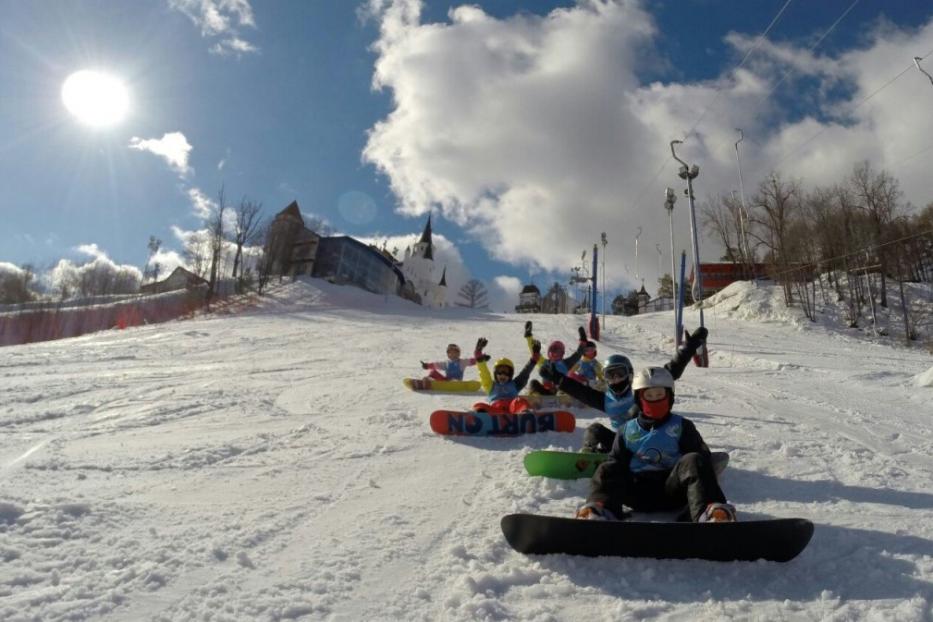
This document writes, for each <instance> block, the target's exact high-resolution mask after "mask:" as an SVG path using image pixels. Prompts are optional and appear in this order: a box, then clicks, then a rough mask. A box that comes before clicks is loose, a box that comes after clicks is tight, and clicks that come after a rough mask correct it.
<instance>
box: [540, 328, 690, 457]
mask: <svg viewBox="0 0 933 622" xmlns="http://www.w3.org/2000/svg"><path fill="white" fill-rule="evenodd" d="M706 336H707V330H706V328H704V327H702V326H701V327H700V328H698V329H696V331H694V333H693V335H691V336H690V337H689V338H688V339H687V340H686V341H685V342H684V343H683V344H681V346H680V347H679V348H678V349H677V353H676V354H675V355H674V358H672V359H671V360H670V361H669V362H668V363H666V364H665V365H664V368H665V369H667V370H668V371H669V372H670V373H671V375H672V376H673V377H674V379H675V380H676V379H679V378H680V377H681V376H682V375H683V373H684V369H686V367H687V365H689V364H690V360H691V359H692V357H693V355H694V354H695V353H696V351H697V350H698V349H699V348H700V346H702V345H703V344H704V343H705V342H706ZM538 373H540V374H541V377H542V378H546V379H548V380H550V381H551V382H553V383H554V385H555V386H556V388H557V389H558V390H560V391H563V392H564V393H566V394H568V395H570V396H572V397H574V398H576V399H577V400H579V401H581V402H583V403H584V404H586V405H587V406H589V407H591V408H595V409H597V410H601V411H603V412H604V413H606V414H607V415H609V425H610V426H611V428H607V427H606V426H604V425H602V424H601V423H592V424H590V426H589V427H587V429H586V432H585V433H584V434H583V448H582V449H583V451H595V452H601V453H607V452H609V450H610V448H611V447H612V444H613V441H614V440H615V437H616V431H617V430H619V429H620V428H621V427H622V426H623V425H625V422H626V421H628V420H629V419H631V418H633V417H636V416H638V404H637V403H636V400H635V395H634V394H633V393H632V384H631V383H632V377H633V376H634V373H635V370H634V368H633V367H632V362H631V361H630V360H629V359H628V357H626V356H623V355H621V354H613V355H612V356H610V357H609V358H607V359H606V361H605V363H603V375H604V376H605V378H606V385H607V386H606V390H605V391H598V390H596V389H594V388H592V387H588V386H585V385H582V384H580V383H579V382H576V381H575V380H573V379H571V378H567V377H565V376H564V375H563V374H561V373H560V372H558V371H557V369H556V367H555V366H549V365H544V366H542V367H541V369H540V370H539V372H538Z"/></svg>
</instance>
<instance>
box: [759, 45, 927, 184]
mask: <svg viewBox="0 0 933 622" xmlns="http://www.w3.org/2000/svg"><path fill="white" fill-rule="evenodd" d="M931 54H933V50H930V51H929V52H927V53H926V54H924V55H923V56H922V57H920V60H923V59H925V58H927V57H928V56H930V55H931ZM913 67H914V63H913V62H911V63H910V64H909V65H907V67H905V68H904V69H903V70H901V71H900V72H899V73H898V74H897V75H895V76H894V77H893V78H891V79H889V80H888V81H887V82H885V83H884V84H882V85H881V86H879V87H878V88H876V89H875V90H874V91H872V92H871V93H869V94H868V95H866V96H865V97H863V98H862V99H860V100H859V101H858V103H856V104H855V105H854V106H852V109H851V110H849V114H852V113H853V112H855V111H856V110H858V109H859V108H861V107H862V106H863V105H865V104H866V103H867V102H868V101H869V100H871V99H872V98H873V97H875V96H876V95H877V94H878V93H880V92H881V91H883V90H884V89H886V88H888V87H889V86H891V85H892V84H894V82H896V81H897V80H898V79H899V78H900V77H901V76H903V75H904V74H905V73H907V72H908V71H910V70H911V69H912V68H913ZM830 127H832V126H829V125H827V126H824V127H822V128H820V129H819V130H818V131H817V132H816V133H815V134H813V135H812V136H810V138H808V139H807V140H805V141H803V142H802V143H800V144H799V145H797V146H796V147H795V148H794V149H792V150H790V151H788V152H787V153H786V154H785V155H784V156H783V157H782V158H781V159H780V160H778V161H777V162H776V163H775V164H774V166H773V167H772V169H776V168H777V167H778V166H780V165H781V164H783V163H784V162H785V161H786V160H787V159H788V158H790V157H791V156H792V155H796V154H797V152H798V151H800V150H801V149H803V148H804V147H806V146H807V145H809V144H810V143H811V142H813V141H814V140H816V139H817V138H819V137H820V136H821V135H822V134H823V133H824V132H825V131H826V130H828V129H829V128H830ZM759 170H760V169H759Z"/></svg>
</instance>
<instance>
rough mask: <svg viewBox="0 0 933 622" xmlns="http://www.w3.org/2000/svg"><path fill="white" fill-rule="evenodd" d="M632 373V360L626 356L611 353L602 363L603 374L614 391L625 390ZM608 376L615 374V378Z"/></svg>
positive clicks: (620, 391) (633, 370)
mask: <svg viewBox="0 0 933 622" xmlns="http://www.w3.org/2000/svg"><path fill="white" fill-rule="evenodd" d="M634 375H635V368H633V367H632V362H631V361H630V360H628V357H627V356H623V355H621V354H613V355H612V356H610V357H609V358H607V359H606V362H605V363H603V376H605V377H606V383H607V384H608V385H609V388H610V389H612V390H613V391H614V392H616V393H624V392H625V391H627V390H628V388H629V385H630V384H631V382H632V376H634ZM610 376H615V378H614V379H613V378H610Z"/></svg>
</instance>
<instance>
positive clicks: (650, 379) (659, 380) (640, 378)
mask: <svg viewBox="0 0 933 622" xmlns="http://www.w3.org/2000/svg"><path fill="white" fill-rule="evenodd" d="M648 387H664V388H665V389H670V391H671V393H673V392H674V376H672V375H671V372H670V371H668V370H667V368H665V367H645V368H643V369H639V370H638V373H637V374H635V378H634V380H632V390H633V391H638V390H639V389H647V388H648Z"/></svg>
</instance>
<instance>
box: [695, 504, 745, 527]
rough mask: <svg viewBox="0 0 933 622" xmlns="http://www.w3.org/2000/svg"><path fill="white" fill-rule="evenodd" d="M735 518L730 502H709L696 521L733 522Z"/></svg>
mask: <svg viewBox="0 0 933 622" xmlns="http://www.w3.org/2000/svg"><path fill="white" fill-rule="evenodd" d="M735 520H736V518H735V507H734V506H733V505H732V504H731V503H710V504H709V505H708V506H706V511H705V512H703V514H702V515H701V516H700V520H699V521H698V522H701V523H734V522H735Z"/></svg>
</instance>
